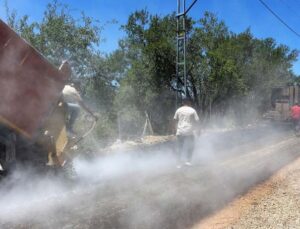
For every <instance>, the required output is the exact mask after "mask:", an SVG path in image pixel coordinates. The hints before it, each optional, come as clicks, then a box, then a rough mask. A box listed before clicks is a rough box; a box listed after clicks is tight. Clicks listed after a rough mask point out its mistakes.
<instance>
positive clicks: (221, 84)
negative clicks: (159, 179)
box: [6, 1, 298, 142]
mask: <svg viewBox="0 0 300 229" xmlns="http://www.w3.org/2000/svg"><path fill="white" fill-rule="evenodd" d="M6 6H7V4H6ZM6 9H7V22H8V23H9V25H10V26H11V27H12V28H14V29H15V31H16V32H18V33H19V34H20V35H21V36H22V37H23V38H24V39H26V40H27V41H28V42H29V43H31V44H32V46H34V47H35V48H36V49H37V50H38V51H39V52H41V53H42V54H43V55H44V56H45V57H46V58H47V59H49V60H50V61H51V62H52V63H53V64H54V65H56V66H59V65H60V63H61V61H62V60H68V61H69V62H70V64H71V66H72V68H73V76H72V77H73V78H76V79H79V80H80V81H81V87H82V94H83V97H84V98H85V100H87V101H89V102H90V105H91V106H93V107H94V110H96V111H98V113H99V114H100V120H99V122H98V124H97V129H96V131H95V132H96V138H97V139H102V140H103V141H104V142H107V140H108V139H111V140H113V139H116V138H118V137H121V138H130V137H133V136H140V135H141V133H142V131H143V125H144V123H145V120H146V116H145V112H147V113H148V114H149V117H150V120H151V123H152V127H153V130H154V132H155V133H156V134H162V135H164V134H169V133H170V131H171V121H172V118H173V114H174V111H175V108H176V88H174V82H175V81H176V15H175V13H170V14H168V15H163V16H162V15H155V14H150V13H149V12H148V11H147V10H145V9H141V10H139V11H136V12H133V13H132V14H131V15H129V16H128V21H127V23H126V24H124V25H120V29H122V30H123V31H124V32H125V36H124V38H122V39H121V40H120V41H119V47H118V48H117V49H116V50H115V51H113V52H112V53H110V54H103V53H102V52H101V49H99V44H100V43H101V42H104V41H103V39H104V37H102V33H101V31H103V29H105V24H104V22H99V21H97V20H96V19H94V18H91V17H89V16H87V15H85V14H84V13H82V14H81V16H78V17H75V16H73V15H72V13H71V10H70V8H69V7H68V6H67V5H62V4H60V3H59V2H58V1H53V2H52V3H50V4H48V6H47V8H46V9H45V12H44V16H43V19H42V20H41V21H34V22H33V21H32V20H31V19H30V15H24V16H20V15H18V14H17V12H16V11H14V10H11V9H9V6H7V7H6ZM116 19H117V18H116ZM187 24H188V26H187V27H188V43H187V74H188V93H187V96H188V97H190V98H191V99H192V100H193V103H194V107H195V108H196V109H197V111H198V112H199V114H201V117H202V120H208V119H210V118H213V117H219V116H220V117H224V116H227V115H229V116H230V117H233V119H234V120H235V121H234V123H233V124H232V125H244V124H247V123H248V122H249V120H255V119H256V118H257V117H259V116H260V115H261V114H262V113H263V112H265V111H266V110H268V109H269V106H270V93H271V88H272V87H275V86H281V85H285V84H286V83H289V82H294V81H295V80H296V79H297V76H296V75H295V74H294V73H293V72H292V65H293V62H294V61H295V60H296V58H297V56H298V51H297V50H291V49H290V48H289V47H287V46H285V45H283V44H278V43H277V42H276V41H275V40H274V39H272V38H266V39H258V38H256V37H254V35H253V34H252V33H251V29H250V28H248V29H246V30H245V31H244V32H241V33H233V32H231V31H230V28H228V27H227V26H226V24H225V23H224V22H223V21H221V20H219V19H218V18H217V16H216V15H214V14H213V13H210V12H206V13H205V14H204V15H202V17H201V18H196V19H192V18H189V19H188V23H187ZM104 44H105V43H104ZM241 114H247V115H246V116H242V115H241Z"/></svg>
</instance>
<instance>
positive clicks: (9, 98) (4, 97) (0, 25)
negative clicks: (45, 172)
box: [0, 20, 71, 172]
mask: <svg viewBox="0 0 300 229" xmlns="http://www.w3.org/2000/svg"><path fill="white" fill-rule="evenodd" d="M70 75H71V69H70V66H69V64H68V63H67V62H64V63H63V64H62V65H61V66H60V68H59V69H57V68H56V67H54V66H53V65H52V64H51V63H50V62H49V61H48V60H47V59H46V58H45V57H44V56H43V55H41V54H40V53H39V52H38V51H37V50H36V49H34V48H33V47H32V46H31V45H30V44H29V43H27V42H26V41H25V40H24V39H22V38H21V37H20V36H19V35H18V34H17V33H16V32H15V31H13V30H12V29H11V28H10V27H9V26H8V25H7V24H5V23H4V22H3V21H1V20H0V98H1V99H0V171H2V172H5V171H9V169H11V168H13V167H15V166H16V165H18V163H19V162H20V163H30V164H33V165H35V166H42V167H63V166H64V165H65V164H66V162H67V161H68V158H70V147H69V144H70V139H69V138H68V135H67V131H66V114H67V109H66V106H65V104H64V103H63V101H62V90H63V88H64V85H65V84H66V82H67V81H68V79H69V77H70Z"/></svg>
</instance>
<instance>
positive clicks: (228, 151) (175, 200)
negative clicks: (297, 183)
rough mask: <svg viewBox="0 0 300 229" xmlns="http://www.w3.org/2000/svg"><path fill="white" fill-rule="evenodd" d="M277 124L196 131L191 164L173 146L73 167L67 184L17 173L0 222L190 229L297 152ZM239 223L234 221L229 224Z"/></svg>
mask: <svg viewBox="0 0 300 229" xmlns="http://www.w3.org/2000/svg"><path fill="white" fill-rule="evenodd" d="M298 149H300V140H299V138H295V137H294V136H293V134H292V133H291V132H290V131H288V130H286V129H281V128H270V127H261V128H253V129H244V130H236V131H231V132H224V133H212V134H207V135H203V136H202V137H200V138H199V139H198V140H197V149H196V152H195V157H194V161H193V165H192V166H191V167H187V166H185V167H183V168H181V169H177V168H176V160H175V159H174V155H173V154H172V151H171V150H170V149H167V148H162V149H160V150H158V151H156V152H144V153H141V152H137V153H136V154H132V155H130V157H128V156H127V155H123V154H122V153H120V154H117V155H114V156H112V157H109V158H104V159H103V158H100V159H97V160H96V159H95V160H94V161H92V162H83V163H79V164H78V165H77V169H78V171H85V172H82V173H81V174H80V177H79V179H78V181H76V182H72V183H68V182H65V181H61V180H56V179H54V180H53V179H48V178H43V177H39V176H37V175H36V174H35V175H34V176H32V173H31V172H28V171H25V172H24V171H23V172H21V175H20V174H17V175H15V176H14V177H11V178H10V180H7V181H5V182H3V183H2V184H1V185H2V187H1V188H0V206H1V213H0V228H65V229H66V228H138V229H143V228H145V229H146V228H162V229H163V228H165V229H167V228H170V229H171V228H172V229H173V228H191V227H193V226H195V225H197V224H198V223H199V222H200V221H201V220H202V219H204V218H205V217H207V216H209V215H210V214H213V213H214V212H216V211H217V210H219V209H221V208H223V207H224V206H226V205H227V204H228V203H229V202H230V201H232V200H233V199H234V198H236V197H237V196H239V195H242V194H244V193H246V192H247V191H248V190H249V189H250V188H251V187H253V186H254V185H256V184H258V183H259V182H262V181H264V180H265V179H267V178H268V177H270V176H271V175H272V174H273V173H274V172H275V171H277V170H278V169H280V168H282V167H283V166H285V165H286V164H288V163H290V162H292V161H293V160H295V159H296V158H297V157H299V155H300V151H299V150H298ZM236 228H239V227H236Z"/></svg>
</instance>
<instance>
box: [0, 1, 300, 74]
mask: <svg viewBox="0 0 300 229" xmlns="http://www.w3.org/2000/svg"><path fill="white" fill-rule="evenodd" d="M7 1H8V5H9V7H10V8H11V9H14V10H16V11H17V12H18V15H23V14H28V15H29V16H30V20H32V21H36V20H41V18H42V17H43V12H44V9H45V7H46V5H47V3H48V2H51V0H7ZM59 2H61V3H66V4H68V5H69V7H70V8H71V9H72V11H71V12H72V14H74V15H78V14H80V12H81V11H84V12H85V14H86V15H88V16H92V17H94V18H96V19H99V20H100V21H101V22H103V23H106V22H108V21H111V20H113V19H115V20H117V21H118V23H117V24H107V25H106V26H105V27H104V31H103V33H102V35H103V38H104V39H105V41H104V42H102V43H101V44H100V47H99V48H100V51H102V52H106V53H108V52H111V51H113V50H114V49H116V48H117V47H118V40H119V39H120V38H121V37H122V36H123V35H124V34H123V32H122V31H121V30H120V29H119V28H120V25H122V24H124V23H126V20H127V18H128V15H129V14H130V13H131V12H133V11H135V10H139V9H144V8H146V9H147V10H148V11H149V12H150V13H152V14H158V15H162V16H163V15H166V14H168V13H171V12H172V11H175V10H176V6H177V0H59ZM192 2H193V0H186V4H187V5H190V4H191V3H192ZM264 2H265V3H266V4H267V5H269V6H270V8H271V9H272V10H273V11H274V12H275V13H276V14H278V15H279V16H280V18H281V19H282V20H284V21H285V22H286V23H287V24H288V25H289V26H290V27H291V28H292V29H294V30H295V31H296V32H297V33H299V34H300V26H299V21H300V11H298V9H300V1H299V0H264ZM204 11H211V12H214V13H216V14H217V16H218V18H219V19H221V20H224V21H225V23H226V25H227V26H228V27H229V29H230V30H231V31H233V32H236V33H238V32H242V31H244V30H245V29H246V28H248V27H250V29H251V31H252V33H253V34H254V36H255V37H257V38H266V37H272V38H274V39H275V40H276V41H277V42H278V43H280V44H285V45H287V46H289V47H290V48H291V49H299V50H300V37H299V36H297V35H295V34H294V33H292V32H291V31H290V30H289V29H288V28H287V27H286V26H284V25H283V24H282V23H281V22H279V20H278V19H276V18H275V17H274V16H273V15H272V14H271V13H270V12H269V11H267V9H266V8H265V7H264V6H263V5H262V4H261V3H260V2H259V0H198V1H197V3H196V4H195V6H194V7H193V8H192V9H191V11H190V13H189V15H190V16H191V17H193V18H194V19H199V18H201V17H202V16H203V13H204ZM0 18H1V19H3V20H5V19H6V18H5V9H4V0H0ZM293 70H294V72H295V73H296V74H298V75H300V61H297V62H296V63H295V65H294V67H293Z"/></svg>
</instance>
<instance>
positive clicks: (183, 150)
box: [177, 135, 195, 162]
mask: <svg viewBox="0 0 300 229" xmlns="http://www.w3.org/2000/svg"><path fill="white" fill-rule="evenodd" d="M194 145H195V138H194V135H187V136H183V135H177V155H178V161H182V160H185V161H188V162H190V161H191V159H192V156H193V152H194Z"/></svg>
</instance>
